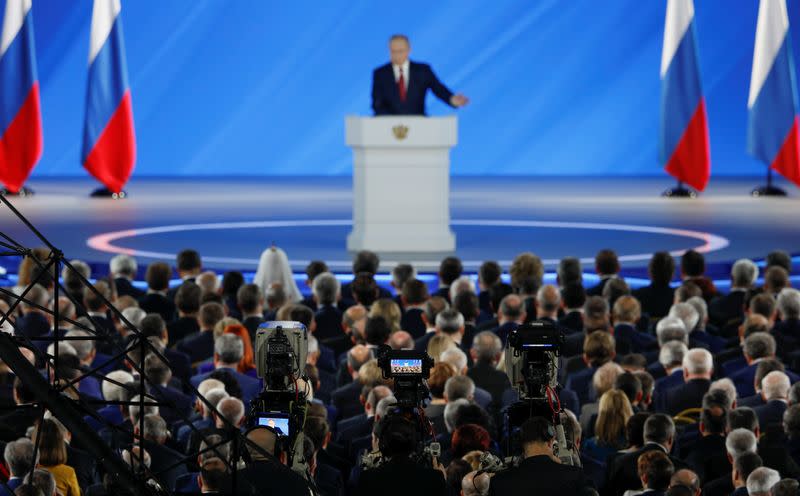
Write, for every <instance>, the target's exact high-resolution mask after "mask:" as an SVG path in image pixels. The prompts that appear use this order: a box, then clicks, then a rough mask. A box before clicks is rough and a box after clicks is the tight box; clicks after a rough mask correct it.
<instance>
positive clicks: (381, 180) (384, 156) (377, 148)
mask: <svg viewBox="0 0 800 496" xmlns="http://www.w3.org/2000/svg"><path fill="white" fill-rule="evenodd" d="M345 136H346V137H345V141H346V143H347V145H348V146H349V147H351V148H352V149H353V230H352V231H351V232H350V234H349V235H348V236H347V249H348V251H351V252H355V251H359V250H372V251H375V252H377V253H383V254H391V255H395V256H400V257H401V258H403V257H402V255H403V254H408V255H413V254H417V253H419V254H425V253H429V254H430V253H437V254H442V253H452V252H453V251H455V248H456V237H455V235H454V234H453V232H452V231H451V230H450V203H449V201H450V148H451V147H453V146H454V145H455V144H456V141H457V121H456V118H455V117H454V116H453V117H419V116H380V117H358V116H347V117H346V118H345Z"/></svg>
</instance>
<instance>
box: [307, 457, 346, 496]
mask: <svg viewBox="0 0 800 496" xmlns="http://www.w3.org/2000/svg"><path fill="white" fill-rule="evenodd" d="M314 483H315V484H316V485H317V488H318V489H319V490H320V492H321V493H322V494H323V495H324V496H340V495H342V494H344V482H343V481H342V474H341V473H340V472H339V471H338V470H336V469H335V468H333V467H331V466H330V465H325V464H324V463H319V462H317V471H316V472H315V473H314Z"/></svg>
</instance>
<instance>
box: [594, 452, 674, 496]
mask: <svg viewBox="0 0 800 496" xmlns="http://www.w3.org/2000/svg"><path fill="white" fill-rule="evenodd" d="M652 450H662V448H661V447H660V446H659V445H657V444H653V443H648V444H645V445H644V447H642V448H640V449H638V450H636V451H633V452H631V453H625V454H622V455H620V456H617V457H615V458H613V459H609V464H608V469H607V476H608V479H607V482H606V488H605V489H606V491H607V494H610V495H611V494H613V495H616V496H621V495H622V494H623V493H624V492H625V491H627V490H628V489H638V488H639V487H641V485H642V481H641V480H640V479H639V474H638V473H637V465H636V463H637V461H638V460H639V456H640V455H642V454H643V453H645V452H647V451H652ZM662 451H663V450H662ZM669 458H670V460H672V464H673V465H674V466H675V470H676V471H677V470H680V469H682V468H685V467H686V464H685V463H683V462H682V461H680V460H678V459H677V458H674V457H672V456H670V457H669Z"/></svg>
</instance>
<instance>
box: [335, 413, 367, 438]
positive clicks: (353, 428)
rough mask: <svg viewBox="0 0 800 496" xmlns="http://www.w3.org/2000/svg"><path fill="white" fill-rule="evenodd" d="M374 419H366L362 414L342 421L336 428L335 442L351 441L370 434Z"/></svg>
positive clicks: (365, 415)
mask: <svg viewBox="0 0 800 496" xmlns="http://www.w3.org/2000/svg"><path fill="white" fill-rule="evenodd" d="M374 422H375V417H369V418H368V417H367V414H365V413H362V414H360V415H356V416H355V417H350V418H346V419H342V420H341V421H340V422H339V423H338V425H337V426H336V430H337V432H336V441H337V442H340V441H352V440H353V439H356V438H359V437H363V436H366V435H368V434H370V433H372V425H373V424H374Z"/></svg>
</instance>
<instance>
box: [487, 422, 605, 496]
mask: <svg viewBox="0 0 800 496" xmlns="http://www.w3.org/2000/svg"><path fill="white" fill-rule="evenodd" d="M520 437H521V441H522V449H523V456H524V460H522V462H520V464H519V466H518V467H515V468H512V469H509V470H507V471H505V472H500V473H498V474H496V475H495V476H494V477H493V478H492V481H491V486H490V488H489V494H490V495H498V496H500V495H507V494H558V495H564V496H568V495H583V494H591V493H592V486H591V482H589V481H588V480H587V479H586V477H585V476H584V474H583V470H582V469H580V468H578V467H573V466H570V465H562V464H561V463H560V461H559V459H558V458H557V457H556V456H555V454H554V452H553V445H554V444H555V442H556V431H555V427H554V426H553V424H552V423H551V422H550V421H549V420H547V419H546V418H544V417H531V418H529V419H528V420H526V421H525V422H524V423H523V424H522V426H521V427H520Z"/></svg>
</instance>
